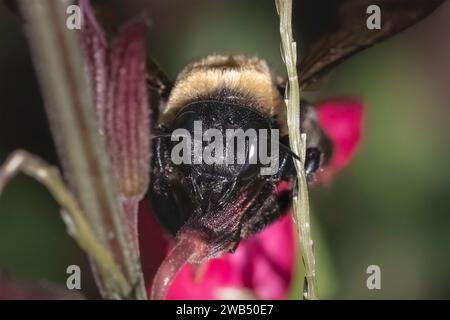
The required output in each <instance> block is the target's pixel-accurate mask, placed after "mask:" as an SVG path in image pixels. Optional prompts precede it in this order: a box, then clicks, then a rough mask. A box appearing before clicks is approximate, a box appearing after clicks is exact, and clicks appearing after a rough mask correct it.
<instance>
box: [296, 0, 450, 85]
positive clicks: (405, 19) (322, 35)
mask: <svg viewBox="0 0 450 320" xmlns="http://www.w3.org/2000/svg"><path fill="white" fill-rule="evenodd" d="M444 1H445V0H335V1H329V0H324V1H317V0H315V1H309V0H304V1H302V2H300V5H299V6H298V8H296V10H297V9H298V10H300V12H299V13H298V15H297V17H299V19H298V21H299V23H302V21H304V22H305V21H306V22H308V21H309V22H310V27H312V28H313V29H315V30H313V31H314V33H315V36H314V37H313V38H312V39H309V45H308V47H309V50H308V51H307V52H305V53H304V54H303V57H304V58H303V59H301V60H300V65H299V74H300V79H301V80H300V82H301V87H302V88H305V87H308V86H309V85H311V84H313V83H314V82H316V81H317V80H318V79H319V78H320V77H322V76H323V75H324V74H326V73H327V72H328V71H330V70H331V69H332V68H333V67H334V66H336V65H337V64H339V63H341V62H342V61H344V60H345V59H347V58H349V57H350V56H352V55H354V54H355V53H357V52H359V51H361V50H363V49H365V48H368V47H370V46H372V45H374V44H376V43H378V42H380V41H382V40H384V39H386V38H388V37H390V36H393V35H394V34H396V33H398V32H400V31H402V30H404V29H406V28H408V27H409V26H411V25H413V24H414V23H416V22H418V21H420V20H421V19H422V18H424V17H425V16H427V15H428V14H430V13H431V12H432V11H433V10H434V9H436V8H437V7H438V6H439V5H440V4H442V3H443V2H444ZM370 5H377V6H379V8H380V9H381V29H374V30H370V29H369V28H368V27H367V19H368V18H369V16H370V14H368V13H367V8H368V7H369V6H370ZM315 13H317V14H315ZM313 19H314V20H313ZM300 31H301V30H300Z"/></svg>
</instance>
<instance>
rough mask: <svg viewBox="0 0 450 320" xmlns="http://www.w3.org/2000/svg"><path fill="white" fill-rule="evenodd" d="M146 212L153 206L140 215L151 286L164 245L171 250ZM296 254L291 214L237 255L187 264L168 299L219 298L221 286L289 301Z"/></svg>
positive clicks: (145, 265) (245, 244)
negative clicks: (151, 231) (202, 262)
mask: <svg viewBox="0 0 450 320" xmlns="http://www.w3.org/2000/svg"><path fill="white" fill-rule="evenodd" d="M147 210H150V209H149V208H148V207H147V205H145V204H144V206H143V209H142V210H141V211H142V212H141V214H142V215H141V217H142V218H144V217H143V215H145V216H146V217H145V220H146V221H145V222H144V221H140V225H141V228H140V231H141V232H140V234H141V235H142V236H141V252H142V256H143V269H144V272H145V274H146V279H147V284H148V285H147V287H148V288H151V281H150V279H152V276H153V275H154V273H155V272H156V268H157V266H158V265H159V264H160V263H161V261H162V260H163V259H164V255H162V254H161V249H160V248H161V247H165V248H167V249H166V253H167V252H168V247H169V246H168V241H167V237H166V235H164V234H163V233H161V229H159V226H157V227H156V228H155V226H154V224H155V223H157V222H156V221H155V220H154V218H153V217H151V218H149V217H150V215H151V214H152V213H151V212H146V211H147ZM144 229H145V230H144ZM150 229H153V233H152V234H151V235H150V234H149V232H148V231H149V230H150ZM158 233H159V234H158ZM150 238H151V239H150ZM295 252H296V240H295V229H294V224H293V221H292V217H291V215H290V214H286V215H285V216H284V217H283V218H281V219H279V220H278V221H277V222H275V223H273V224H272V225H270V226H268V227H266V228H265V229H264V230H263V231H261V232H260V233H258V234H256V235H255V236H253V237H251V238H249V239H247V240H244V241H243V242H242V243H241V244H240V245H239V247H238V249H237V250H236V252H235V253H234V254H231V253H225V254H223V255H222V256H221V257H220V258H216V259H211V260H208V261H207V262H206V263H204V264H202V265H191V264H186V265H185V266H184V267H183V268H181V270H180V272H179V273H178V274H177V276H176V277H175V279H174V281H173V283H172V285H171V287H170V289H169V293H168V296H167V298H168V299H172V300H178V299H220V298H222V296H221V289H229V288H234V289H237V290H245V291H249V292H251V294H252V296H255V297H257V298H259V299H285V298H287V294H288V290H289V287H290V284H291V281H292V277H293V274H294V266H295V256H296V254H295ZM149 266H151V267H149ZM149 272H150V273H149Z"/></svg>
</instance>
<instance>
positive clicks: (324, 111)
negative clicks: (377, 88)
mask: <svg viewBox="0 0 450 320" xmlns="http://www.w3.org/2000/svg"><path fill="white" fill-rule="evenodd" d="M317 112H318V114H319V120H320V123H321V126H322V128H323V130H324V131H325V134H326V135H327V136H328V137H329V138H330V139H331V141H332V142H333V146H334V150H333V156H332V158H331V159H330V162H329V163H328V165H327V167H326V168H324V170H323V171H322V172H320V173H319V177H318V179H317V180H318V182H319V183H321V182H327V181H329V180H330V178H332V177H333V176H334V175H335V174H336V173H337V172H339V171H340V170H341V169H343V168H344V167H345V166H347V165H348V163H349V162H350V161H351V160H352V158H353V156H354V155H355V153H356V151H357V150H358V146H359V144H360V142H361V138H362V134H363V121H364V105H363V103H362V102H361V101H359V100H357V99H336V100H329V101H325V102H323V103H320V104H319V105H318V106H317Z"/></svg>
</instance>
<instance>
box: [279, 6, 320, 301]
mask: <svg viewBox="0 0 450 320" xmlns="http://www.w3.org/2000/svg"><path fill="white" fill-rule="evenodd" d="M275 3H276V6H277V10H278V14H279V16H280V35H281V50H282V56H283V60H284V63H285V65H286V70H287V74H288V86H287V87H286V96H285V100H286V107H287V124H288V128H289V141H290V147H291V150H292V151H293V152H294V153H295V154H297V155H299V156H300V159H301V160H296V159H294V165H295V168H296V171H297V188H296V191H297V192H296V194H294V197H293V212H294V219H295V222H296V225H297V231H298V236H299V241H300V248H301V251H302V260H303V264H304V267H305V274H306V276H305V286H304V291H303V298H304V299H311V300H315V299H318V292H317V281H316V272H315V258H314V246H313V241H312V237H311V224H310V218H309V195H308V184H307V182H306V174H305V170H304V166H303V164H304V163H305V153H306V135H304V134H301V131H300V120H301V119H300V87H299V80H298V74H297V73H298V70H297V45H296V43H295V42H294V40H293V35H292V0H276V1H275Z"/></svg>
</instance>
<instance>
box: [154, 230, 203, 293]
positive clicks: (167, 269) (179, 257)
mask: <svg viewBox="0 0 450 320" xmlns="http://www.w3.org/2000/svg"><path fill="white" fill-rule="evenodd" d="M197 249H198V246H196V244H195V241H192V239H189V238H188V237H183V238H182V239H180V240H179V241H178V243H177V244H176V245H175V247H174V248H173V249H172V250H171V251H170V253H169V255H168V256H167V257H166V258H165V259H164V261H163V262H162V263H161V265H160V266H159V268H158V271H157V272H156V275H155V278H154V279H153V285H152V291H151V294H150V299H151V300H164V299H165V298H166V296H167V293H168V291H169V287H170V284H171V283H172V281H173V279H175V276H176V274H177V273H178V271H179V270H180V269H181V268H182V267H183V265H184V264H185V263H186V262H188V261H189V258H191V257H192V256H193V255H194V254H195V253H197Z"/></svg>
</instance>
